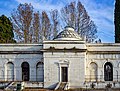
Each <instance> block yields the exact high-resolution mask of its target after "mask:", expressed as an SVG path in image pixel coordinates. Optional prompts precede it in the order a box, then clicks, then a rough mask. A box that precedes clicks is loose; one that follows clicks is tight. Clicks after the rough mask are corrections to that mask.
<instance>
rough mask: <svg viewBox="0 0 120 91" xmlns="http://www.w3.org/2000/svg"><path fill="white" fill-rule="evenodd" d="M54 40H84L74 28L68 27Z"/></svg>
mask: <svg viewBox="0 0 120 91" xmlns="http://www.w3.org/2000/svg"><path fill="white" fill-rule="evenodd" d="M54 40H82V38H80V36H79V35H78V33H77V32H75V31H74V28H71V27H66V28H65V30H63V31H62V32H60V33H59V34H58V35H57V36H56V37H55V38H54Z"/></svg>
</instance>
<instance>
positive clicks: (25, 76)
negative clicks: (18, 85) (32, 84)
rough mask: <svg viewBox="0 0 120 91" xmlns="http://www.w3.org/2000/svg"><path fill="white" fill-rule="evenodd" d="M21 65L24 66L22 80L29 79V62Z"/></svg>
mask: <svg viewBox="0 0 120 91" xmlns="http://www.w3.org/2000/svg"><path fill="white" fill-rule="evenodd" d="M21 67H22V80H23V81H29V64H28V62H23V63H22V65H21Z"/></svg>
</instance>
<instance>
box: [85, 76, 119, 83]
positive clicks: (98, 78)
mask: <svg viewBox="0 0 120 91" xmlns="http://www.w3.org/2000/svg"><path fill="white" fill-rule="evenodd" d="M85 81H86V82H102V81H115V82H120V75H113V76H111V77H109V78H106V76H104V75H85Z"/></svg>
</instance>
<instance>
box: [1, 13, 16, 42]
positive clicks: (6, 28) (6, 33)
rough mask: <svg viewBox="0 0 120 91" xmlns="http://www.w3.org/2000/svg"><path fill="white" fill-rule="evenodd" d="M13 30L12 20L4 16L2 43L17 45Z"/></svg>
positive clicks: (2, 18) (2, 17) (2, 21)
mask: <svg viewBox="0 0 120 91" xmlns="http://www.w3.org/2000/svg"><path fill="white" fill-rule="evenodd" d="M12 29H13V27H12V23H11V22H10V20H9V19H8V18H7V17H6V16H4V15H2V16H0V43H15V40H13V37H14V33H13V31H12Z"/></svg>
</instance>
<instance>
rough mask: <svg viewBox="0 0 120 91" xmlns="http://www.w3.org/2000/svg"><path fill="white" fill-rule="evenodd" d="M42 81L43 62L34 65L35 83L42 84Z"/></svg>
mask: <svg viewBox="0 0 120 91" xmlns="http://www.w3.org/2000/svg"><path fill="white" fill-rule="evenodd" d="M43 80H44V64H43V62H38V63H37V64H36V81H40V82H43Z"/></svg>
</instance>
